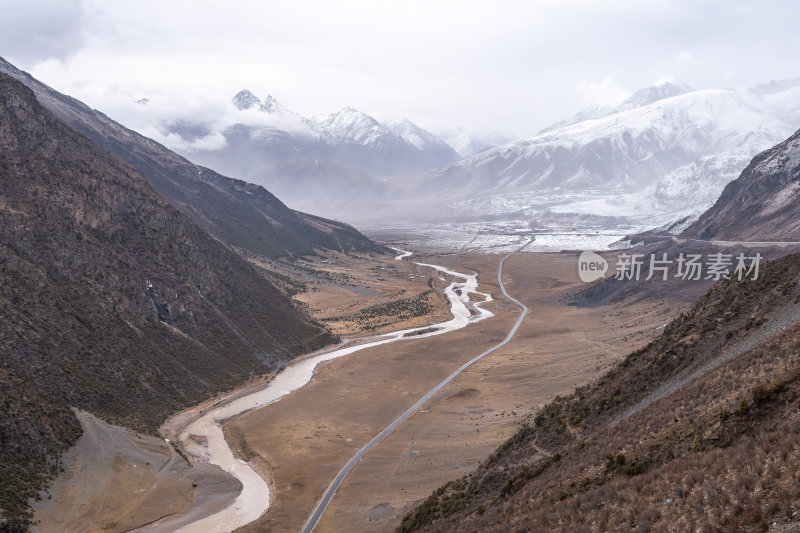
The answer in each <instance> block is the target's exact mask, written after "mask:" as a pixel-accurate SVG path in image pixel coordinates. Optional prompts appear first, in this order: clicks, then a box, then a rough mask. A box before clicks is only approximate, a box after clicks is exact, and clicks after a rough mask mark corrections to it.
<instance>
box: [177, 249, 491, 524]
mask: <svg viewBox="0 0 800 533" xmlns="http://www.w3.org/2000/svg"><path fill="white" fill-rule="evenodd" d="M395 250H396V251H397V252H399V255H398V256H397V257H395V259H396V260H402V259H404V258H406V257H409V256H411V254H412V252H405V251H403V250H399V249H396V248H395ZM417 264H418V265H420V266H425V267H430V268H433V269H435V270H437V271H439V272H442V273H443V274H446V275H449V276H452V277H454V278H457V279H460V280H463V281H453V282H452V283H450V285H448V286H447V288H445V290H444V294H445V296H446V297H447V299H448V300H449V301H450V311H451V313H452V315H453V318H451V319H450V320H448V321H446V322H440V323H438V324H431V325H428V326H422V327H418V328H411V329H403V330H400V331H395V332H392V333H388V334H385V335H380V336H378V337H375V340H372V341H369V342H366V343H364V344H359V345H357V346H349V347H346V348H340V349H338V350H334V351H331V352H327V353H322V354H319V355H316V356H314V357H310V358H307V359H303V360H300V361H297V362H295V363H292V364H291V365H289V366H288V367H286V368H285V369H284V370H283V371H282V372H280V373H279V374H278V375H277V376H275V379H273V380H272V381H271V382H270V383H269V384H268V385H267V386H266V387H264V388H263V389H261V390H258V391H256V392H253V393H251V394H248V395H246V396H242V397H239V398H237V399H235V400H233V401H231V402H229V403H226V404H223V405H220V406H218V407H213V408H211V409H210V410H209V411H207V412H206V413H205V414H204V415H203V416H201V417H200V418H198V419H196V420H195V421H193V422H192V423H190V424H189V425H188V426H187V427H186V428H185V429H184V430H183V432H182V433H181V434H180V444H181V447H182V448H183V449H184V450H185V451H186V452H187V453H188V454H190V455H191V456H192V457H193V459H194V460H196V461H197V460H200V461H207V462H209V463H211V464H215V465H218V466H219V467H221V468H222V469H223V470H225V471H226V472H229V473H230V474H231V475H233V476H235V477H236V478H237V479H238V480H239V481H240V482H241V483H242V492H241V493H240V494H239V496H238V497H237V498H236V500H235V501H234V502H233V503H232V504H231V505H230V506H228V507H226V508H225V509H223V510H221V511H219V512H217V513H215V514H213V515H210V516H207V517H205V518H202V519H200V520H198V521H196V522H193V523H191V524H188V525H186V526H184V527H183V528H181V529H179V530H178V531H181V532H186V533H195V532H196V533H209V532H225V531H232V530H234V529H236V528H238V527H241V526H244V525H246V524H249V523H250V522H252V521H254V520H256V519H258V518H259V517H260V516H261V515H263V514H264V513H265V512H266V511H267V509H268V508H269V501H270V491H269V485H268V484H267V482H266V481H264V479H263V478H262V477H261V476H260V475H259V474H258V473H257V472H256V471H255V470H253V469H252V468H251V467H250V465H249V464H248V463H247V462H245V461H243V460H241V459H239V458H238V457H237V456H236V455H235V454H234V452H233V450H232V449H231V448H230V446H229V445H228V441H227V440H226V439H225V436H224V434H223V431H222V426H223V424H224V423H225V421H226V420H228V419H230V418H232V417H234V416H237V415H240V414H242V413H245V412H247V411H252V410H253V409H259V408H261V407H264V406H266V405H269V404H271V403H274V402H277V401H278V400H280V399H281V398H283V397H284V396H286V395H287V394H289V393H291V392H293V391H295V390H297V389H299V388H300V387H303V386H304V385H305V384H306V383H308V382H309V381H311V378H312V376H313V374H314V369H315V368H316V366H317V365H319V364H320V363H323V362H325V361H330V360H332V359H337V358H339V357H343V356H345V355H349V354H351V353H354V352H357V351H359V350H364V349H366V348H372V347H375V346H379V345H381V344H388V343H390V342H396V341H401V340H406V339H409V338H413V339H419V338H423V337H432V336H434V335H441V334H443V333H447V332H450V331H453V330H456V329H460V328H463V327H465V326H467V325H468V324H471V323H473V322H477V321H479V320H482V319H484V318H488V317H491V316H493V314H492V313H491V312H490V311H488V310H486V309H483V308H481V304H483V303H486V302H489V301H491V299H492V297H491V295H489V294H485V293H482V292H478V291H477V287H478V280H477V274H463V273H461V272H456V271H454V270H450V269H448V268H445V267H442V266H438V265H430V264H425V263H417ZM456 291H458V292H456ZM471 295H476V296H478V297H480V298H482V300H481V301H476V302H473V303H472V307H473V308H474V309H475V312H473V311H472V310H471V308H470V306H469V305H468V304H469V303H470V296H471ZM423 330H425V333H417V334H416V335H410V336H409V335H408V334H409V333H416V332H421V331H423Z"/></svg>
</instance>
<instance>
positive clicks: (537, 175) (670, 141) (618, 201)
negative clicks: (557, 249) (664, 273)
mask: <svg viewBox="0 0 800 533" xmlns="http://www.w3.org/2000/svg"><path fill="white" fill-rule="evenodd" d="M798 86H800V84H788V86H781V87H780V88H779V89H780V90H776V91H771V92H770V94H768V95H764V94H757V93H756V92H754V91H733V90H701V91H696V90H692V89H691V88H689V87H688V86H686V85H685V84H682V83H680V82H677V81H674V80H671V81H665V82H662V83H659V84H657V85H656V86H654V87H651V88H648V89H644V90H642V91H638V92H636V93H634V95H633V96H631V98H629V99H627V100H626V101H624V102H622V103H621V104H620V105H618V106H614V107H606V108H594V109H591V110H587V111H585V112H583V113H580V114H578V115H577V116H575V117H572V118H571V119H568V120H565V121H562V122H560V123H557V124H555V125H553V126H551V127H549V128H546V129H545V130H543V131H542V132H540V133H539V134H537V135H535V136H533V137H530V138H526V139H522V140H519V141H517V142H513V143H509V144H506V145H503V146H500V147H497V148H493V149H490V150H487V151H484V152H481V153H479V154H477V155H475V156H472V157H469V158H466V159H463V160H461V161H458V162H456V163H453V164H450V165H446V166H444V167H442V168H439V169H435V170H433V171H430V172H428V173H426V174H425V175H423V176H421V177H419V178H418V179H419V182H418V185H417V187H418V188H419V189H423V188H424V190H425V191H426V192H427V193H428V194H430V193H434V194H438V195H439V196H440V197H446V198H448V199H450V205H451V206H452V205H457V210H458V211H460V212H461V213H462V214H466V213H471V214H472V215H474V216H478V215H480V216H486V215H491V214H495V215H496V214H501V213H511V212H516V213H527V215H524V216H529V217H531V216H534V215H537V216H538V215H541V214H542V213H547V212H549V213H551V214H554V215H558V216H559V217H560V218H563V216H564V215H565V214H568V213H576V214H581V215H589V214H591V215H598V216H606V217H608V216H613V217H627V219H629V220H635V221H638V222H641V223H646V224H653V225H657V224H661V223H663V222H667V221H669V220H671V219H672V218H679V217H678V216H676V215H680V216H684V215H687V214H690V213H694V212H700V211H702V210H704V209H705V208H707V207H708V206H709V205H710V204H711V203H713V201H714V199H716V197H717V196H718V195H719V193H720V191H721V190H722V188H723V187H724V186H725V184H726V183H727V182H729V181H730V180H731V179H733V178H735V177H736V176H737V175H738V173H739V172H740V171H741V170H742V169H743V168H744V167H745V166H746V165H747V164H748V162H749V161H750V159H751V158H752V156H753V155H755V154H757V153H759V152H760V151H762V150H764V149H766V148H768V147H770V146H772V145H774V144H775V143H777V142H779V141H780V140H781V139H785V138H786V137H787V136H788V135H790V134H791V133H792V132H793V131H795V130H796V129H797V128H798V127H800V123H799V122H800V120H798V118H800V117H798V113H797V110H798V106H797V105H796V104H795V102H797V101H798V100H796V99H793V98H791V96H792V95H794V94H796V93H795V91H798V90H799V89H798ZM435 211H436V213H441V212H442V211H443V210H442V208H441V206H438V207H436V208H435ZM444 211H447V210H444ZM520 216H523V215H520Z"/></svg>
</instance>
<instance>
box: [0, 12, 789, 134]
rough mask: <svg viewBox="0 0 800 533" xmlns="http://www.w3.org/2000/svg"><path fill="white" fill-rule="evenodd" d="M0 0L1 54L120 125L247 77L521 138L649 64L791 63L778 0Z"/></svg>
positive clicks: (301, 95)
mask: <svg viewBox="0 0 800 533" xmlns="http://www.w3.org/2000/svg"><path fill="white" fill-rule="evenodd" d="M10 1H11V2H12V6H13V7H10V8H8V9H4V12H3V15H2V17H0V54H3V55H5V56H6V58H7V59H10V60H12V62H14V61H15V62H17V63H20V64H18V66H20V67H21V68H23V69H25V70H28V71H30V72H31V73H32V74H33V75H34V76H36V77H38V78H40V79H41V80H42V81H43V82H45V83H47V84H48V85H51V86H52V87H54V88H56V89H58V90H60V91H62V92H66V93H68V94H71V95H73V96H75V97H77V98H79V99H81V100H84V101H86V102H87V103H88V104H89V105H91V106H93V107H96V108H98V109H101V110H102V111H104V112H107V113H108V114H109V115H110V116H112V117H113V118H115V119H117V120H119V121H121V122H123V123H124V124H126V125H129V126H131V127H134V128H135V129H136V128H139V127H141V124H142V123H143V120H144V119H147V120H148V122H147V124H152V123H153V122H149V121H151V120H154V121H156V122H155V123H160V122H164V121H175V120H181V119H187V118H188V119H191V120H193V121H196V122H203V123H205V122H209V121H213V120H216V118H215V117H216V115H215V113H219V112H220V111H222V112H223V113H225V112H227V111H226V110H227V107H228V104H229V102H230V98H231V96H232V95H233V94H235V93H236V92H237V91H239V90H240V89H242V88H244V87H248V88H250V89H251V90H253V91H254V92H255V94H257V95H259V96H261V97H263V96H264V95H266V94H272V95H274V96H275V97H276V98H277V99H278V100H279V101H281V102H282V103H283V104H284V105H286V107H287V108H289V109H293V110H295V111H297V112H298V113H300V114H301V115H303V116H313V115H316V114H320V113H331V112H333V111H336V110H337V109H340V108H342V107H344V106H352V107H356V108H359V109H361V110H363V111H365V112H367V113H369V114H370V115H373V116H381V115H385V114H391V115H394V116H402V117H407V118H409V119H411V120H413V121H414V122H416V123H418V124H419V125H420V126H422V127H425V128H426V129H429V130H433V129H444V128H449V127H453V126H463V127H466V128H468V129H470V130H474V131H479V132H480V131H491V130H503V131H505V130H513V131H516V132H518V133H519V134H521V135H530V134H534V133H535V132H537V131H538V130H539V129H541V128H542V127H544V126H546V125H547V124H550V123H552V122H555V121H557V120H560V119H563V118H565V117H567V116H571V115H573V114H574V113H576V112H578V111H579V110H580V109H581V108H582V107H585V106H586V105H592V104H608V103H614V102H615V101H618V100H619V99H621V98H623V97H624V95H625V93H627V91H633V90H636V89H639V88H642V87H644V86H647V85H649V84H650V83H651V82H652V80H654V79H657V78H658V77H660V76H663V75H664V74H671V75H674V76H676V77H678V78H680V79H682V80H683V81H685V82H686V83H688V84H689V85H691V86H693V87H697V88H719V87H743V86H748V85H751V84H754V83H757V82H761V81H766V80H770V79H783V78H794V77H797V76H798V75H800V55H798V54H795V53H793V51H794V50H797V49H798V48H800V28H798V26H797V22H796V20H797V17H796V6H795V3H794V2H791V1H788V0H787V1H783V2H781V1H777V0H763V3H760V4H753V3H748V2H743V1H739V0H727V1H723V0H692V1H689V0H652V1H651V2H638V1H636V0H605V1H603V2H599V1H591V0H559V1H556V0H541V1H537V2H529V1H523V0H501V1H499V2H495V3H492V4H491V5H490V4H488V3H486V2H478V1H474V0H441V1H440V2H433V3H431V2H424V1H422V0H407V1H406V2H367V1H358V0H325V1H322V0H319V1H314V0H297V1H295V2H252V1H244V0H226V1H225V2H215V1H211V0H191V1H190V0H171V1H169V2H163V1H157V0H139V1H137V2H124V1H111V0H82V1H81V2H78V1H77V0H59V1H55V0H53V1H52V2H49V3H48V2H39V3H34V4H29V1H24V2H23V1H22V0H10ZM34 1H35V0H34ZM28 5H33V6H34V7H30V8H28V7H26V6H28ZM743 35H744V36H746V35H769V39H747V38H743V37H742V36H743ZM141 98H148V99H150V102H149V103H148V104H147V105H146V106H142V105H134V104H133V101H135V100H138V99H141ZM159 113H162V115H159ZM259 119H260V117H257V118H256V120H259Z"/></svg>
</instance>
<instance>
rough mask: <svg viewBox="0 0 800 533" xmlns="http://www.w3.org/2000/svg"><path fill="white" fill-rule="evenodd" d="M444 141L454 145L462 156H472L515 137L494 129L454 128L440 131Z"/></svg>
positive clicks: (506, 142) (508, 141)
mask: <svg viewBox="0 0 800 533" xmlns="http://www.w3.org/2000/svg"><path fill="white" fill-rule="evenodd" d="M439 137H441V139H442V140H444V142H446V143H447V144H449V145H450V146H452V147H453V149H454V150H455V151H456V152H458V155H460V156H461V157H471V156H473V155H475V154H477V153H480V152H483V151H484V150H488V149H489V148H495V147H497V146H502V145H504V144H508V143H510V142H511V141H513V140H514V139H513V138H512V137H509V136H508V135H506V134H503V133H500V132H496V131H492V132H487V133H482V134H478V133H474V132H469V131H467V130H465V129H464V128H452V129H449V130H446V131H444V132H440V133H439Z"/></svg>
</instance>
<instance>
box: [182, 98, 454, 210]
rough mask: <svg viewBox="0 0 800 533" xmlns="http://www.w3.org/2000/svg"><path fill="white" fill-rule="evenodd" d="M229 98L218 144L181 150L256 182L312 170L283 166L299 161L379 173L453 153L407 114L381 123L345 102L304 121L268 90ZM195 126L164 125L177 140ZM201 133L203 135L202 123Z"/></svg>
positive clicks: (406, 169)
mask: <svg viewBox="0 0 800 533" xmlns="http://www.w3.org/2000/svg"><path fill="white" fill-rule="evenodd" d="M232 104H233V107H234V109H235V111H233V113H232V117H231V120H232V121H233V122H232V123H230V124H228V125H227V126H225V127H224V128H222V129H221V131H220V134H221V135H222V136H224V141H225V142H224V143H222V145H221V146H215V147H214V148H213V149H193V150H192V151H191V153H187V154H186V155H187V156H188V157H190V158H191V159H192V160H193V161H196V162H197V163H200V164H203V165H206V166H208V167H210V168H213V169H215V170H217V171H220V172H225V173H227V174H229V175H232V176H236V177H239V178H243V179H247V180H249V181H254V182H256V183H258V184H260V185H269V184H270V183H269V180H270V173H271V172H272V171H273V170H275V169H278V168H281V169H282V173H283V175H284V177H285V173H286V169H287V168H288V169H291V168H296V169H308V168H312V167H307V166H306V165H290V163H293V162H298V161H323V162H330V163H333V165H332V166H331V167H327V166H326V168H336V169H337V172H335V174H342V175H345V174H354V175H363V176H365V177H381V178H382V177H387V176H393V175H399V174H407V173H414V172H419V171H423V170H426V169H429V168H433V167H436V166H440V165H443V164H447V163H450V162H452V161H455V160H457V159H458V154H457V153H456V152H455V151H454V150H453V149H452V148H450V147H449V146H448V145H447V144H446V143H444V142H443V141H441V140H439V139H437V138H436V136H435V135H433V134H432V133H430V132H427V131H426V130H424V129H422V128H420V127H419V126H417V125H416V124H414V123H412V122H410V121H407V120H404V121H399V122H397V123H390V124H384V123H381V122H379V121H378V120H376V119H375V118H373V117H371V116H369V115H367V114H366V113H364V112H362V111H359V110H357V109H353V108H350V107H346V108H344V109H342V110H340V111H338V112H337V113H333V114H331V115H325V116H321V117H315V118H312V119H309V118H305V117H303V116H301V115H299V114H298V113H295V112H294V111H292V110H290V109H288V108H286V107H285V106H283V105H282V104H281V103H280V102H278V100H277V99H275V98H274V97H273V96H271V95H270V96H267V97H266V98H265V99H264V100H263V101H262V100H261V99H259V98H258V97H257V96H255V95H254V94H253V93H252V92H250V91H248V90H242V91H240V92H239V93H237V94H236V95H235V96H234V97H233V99H232ZM199 130H200V128H197V127H195V125H191V124H188V125H187V124H186V123H181V124H175V125H173V126H171V127H170V131H169V132H168V133H170V134H175V135H178V136H181V138H183V135H184V134H186V133H187V132H193V131H199ZM202 131H204V132H205V133H206V134H208V132H207V128H205V129H202ZM287 165H288V166H287ZM314 168H317V167H314ZM341 169H346V172H340V170H341ZM301 178H302V176H301ZM302 181H304V182H305V181H306V180H302ZM313 191H314V189H313V188H312V189H311V190H309V189H308V188H305V189H304V190H303V191H301V192H302V193H303V194H306V195H308V194H310V193H311V194H313ZM299 192H300V191H299ZM327 199H329V197H328V198H327Z"/></svg>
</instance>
